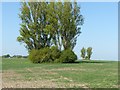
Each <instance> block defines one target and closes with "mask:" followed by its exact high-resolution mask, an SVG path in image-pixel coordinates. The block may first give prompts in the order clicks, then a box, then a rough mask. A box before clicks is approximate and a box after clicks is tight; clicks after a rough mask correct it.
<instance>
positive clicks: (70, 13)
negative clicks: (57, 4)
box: [60, 2, 84, 49]
mask: <svg viewBox="0 0 120 90" xmlns="http://www.w3.org/2000/svg"><path fill="white" fill-rule="evenodd" d="M83 21H84V20H83V16H82V15H81V14H80V8H79V7H78V6H77V3H76V2H74V3H72V2H64V4H63V8H62V15H61V18H60V24H61V29H60V35H61V40H62V43H63V47H64V49H73V48H74V47H75V45H76V41H77V37H78V36H79V35H80V33H81V31H80V30H81V27H80V26H81V25H82V24H83Z"/></svg>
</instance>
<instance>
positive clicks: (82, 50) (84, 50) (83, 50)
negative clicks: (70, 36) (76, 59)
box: [81, 47, 86, 59]
mask: <svg viewBox="0 0 120 90" xmlns="http://www.w3.org/2000/svg"><path fill="white" fill-rule="evenodd" d="M85 56H86V49H85V48H84V47H83V48H82V49H81V57H82V58H83V59H85Z"/></svg>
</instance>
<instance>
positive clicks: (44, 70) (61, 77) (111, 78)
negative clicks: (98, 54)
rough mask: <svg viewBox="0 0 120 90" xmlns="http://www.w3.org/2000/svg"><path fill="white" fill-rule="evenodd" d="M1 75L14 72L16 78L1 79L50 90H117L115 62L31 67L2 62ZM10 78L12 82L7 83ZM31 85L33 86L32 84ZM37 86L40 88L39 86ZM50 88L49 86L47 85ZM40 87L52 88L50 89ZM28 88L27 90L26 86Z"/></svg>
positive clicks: (26, 63) (27, 63)
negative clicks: (82, 89) (97, 89)
mask: <svg viewBox="0 0 120 90" xmlns="http://www.w3.org/2000/svg"><path fill="white" fill-rule="evenodd" d="M2 70H3V74H5V73H6V72H11V71H12V72H14V73H16V74H17V75H19V77H18V76H17V75H13V76H9V75H8V76H7V77H3V80H5V82H6V83H7V81H12V80H13V81H15V82H17V81H23V82H24V81H29V82H33V81H36V82H37V81H43V82H44V81H48V82H50V83H54V85H53V86H52V87H60V88H62V87H66V88H71V87H72V88H74V87H77V88H80V87H85V88H117V87H118V62H117V61H96V60H92V61H77V62H76V63H69V64H68V63H63V64H60V63H43V64H33V63H31V62H30V61H29V60H28V59H17V58H13V59H3V60H2ZM10 78H12V79H10ZM33 83H34V82H33ZM41 84H42V83H40V85H39V86H41ZM48 84H49V83H48ZM48 84H46V85H43V86H41V87H46V88H47V87H51V86H50V85H48ZM28 87H30V86H28Z"/></svg>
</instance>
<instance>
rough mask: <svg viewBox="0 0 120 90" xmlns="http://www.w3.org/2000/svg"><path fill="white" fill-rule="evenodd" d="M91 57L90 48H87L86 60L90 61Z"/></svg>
mask: <svg viewBox="0 0 120 90" xmlns="http://www.w3.org/2000/svg"><path fill="white" fill-rule="evenodd" d="M91 55H92V47H88V48H87V58H88V59H89V60H90V58H91Z"/></svg>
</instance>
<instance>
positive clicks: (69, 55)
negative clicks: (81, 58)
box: [29, 47, 77, 63]
mask: <svg viewBox="0 0 120 90" xmlns="http://www.w3.org/2000/svg"><path fill="white" fill-rule="evenodd" d="M29 59H30V60H31V61H32V62H33V63H45V62H60V63H73V62H75V60H77V56H76V55H75V53H74V52H73V51H72V50H70V49H67V50H63V51H62V52H61V51H60V50H58V49H57V48H56V47H51V48H49V47H46V48H43V49H40V50H35V49H33V50H31V52H30V54H29Z"/></svg>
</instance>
